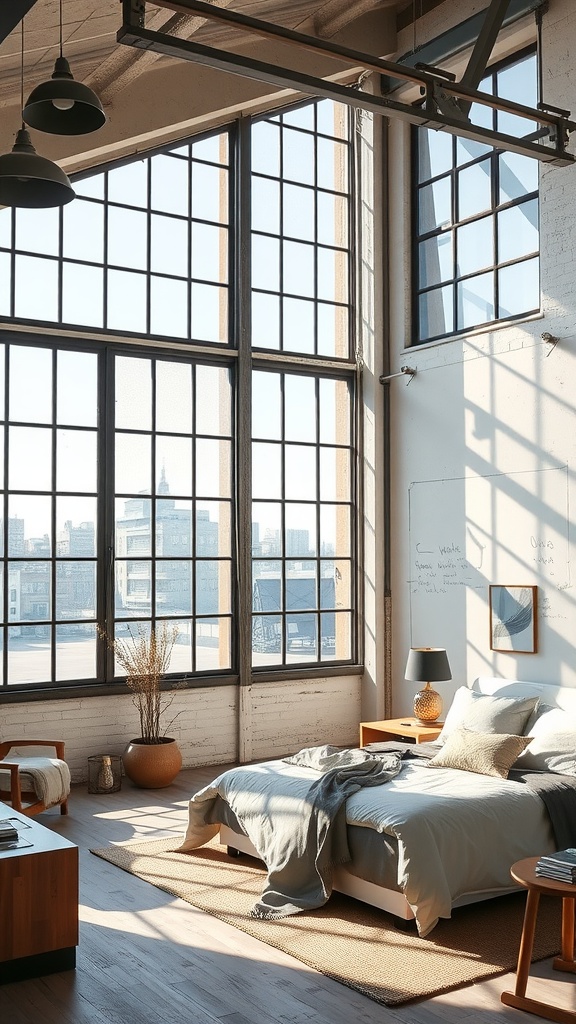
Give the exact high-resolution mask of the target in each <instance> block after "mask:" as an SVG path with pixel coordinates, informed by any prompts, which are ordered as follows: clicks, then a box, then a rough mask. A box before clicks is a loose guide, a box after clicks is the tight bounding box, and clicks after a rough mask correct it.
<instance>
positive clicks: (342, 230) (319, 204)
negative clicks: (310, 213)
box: [316, 192, 348, 248]
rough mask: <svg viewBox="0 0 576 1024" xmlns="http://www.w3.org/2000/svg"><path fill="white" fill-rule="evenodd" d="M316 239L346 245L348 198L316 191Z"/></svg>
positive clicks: (344, 246) (329, 243)
mask: <svg viewBox="0 0 576 1024" xmlns="http://www.w3.org/2000/svg"><path fill="white" fill-rule="evenodd" d="M316 208H317V212H318V241H319V242H323V243H324V245H340V246H342V247H343V248H346V246H347V245H348V199H346V197H345V196H335V195H332V194H331V193H329V192H318V194H317V197H316Z"/></svg>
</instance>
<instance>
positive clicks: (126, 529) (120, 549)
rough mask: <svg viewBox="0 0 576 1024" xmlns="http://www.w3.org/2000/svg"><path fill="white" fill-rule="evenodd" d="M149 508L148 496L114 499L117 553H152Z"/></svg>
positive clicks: (150, 506)
mask: <svg viewBox="0 0 576 1024" xmlns="http://www.w3.org/2000/svg"><path fill="white" fill-rule="evenodd" d="M151 508H152V505H151V502H150V499H149V498H130V499H128V501H127V500H126V499H125V498H117V499H116V502H115V513H116V537H115V548H116V554H117V555H150V554H152V524H151V518H150V516H151Z"/></svg>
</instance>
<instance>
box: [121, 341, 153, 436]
mask: <svg viewBox="0 0 576 1024" xmlns="http://www.w3.org/2000/svg"><path fill="white" fill-rule="evenodd" d="M115 372H116V427H117V428H119V429H125V430H126V429H127V430H150V429H151V426H152V361H151V360H150V359H136V358H131V357H130V356H116V360H115Z"/></svg>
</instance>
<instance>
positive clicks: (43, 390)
mask: <svg viewBox="0 0 576 1024" xmlns="http://www.w3.org/2000/svg"><path fill="white" fill-rule="evenodd" d="M9 356H10V380H9V403H10V405H9V408H10V419H11V420H27V421H28V422H30V423H51V422H52V352H51V351H50V350H49V349H46V348H28V347H27V346H24V345H10V349H9Z"/></svg>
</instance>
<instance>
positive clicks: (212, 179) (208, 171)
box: [192, 162, 229, 224]
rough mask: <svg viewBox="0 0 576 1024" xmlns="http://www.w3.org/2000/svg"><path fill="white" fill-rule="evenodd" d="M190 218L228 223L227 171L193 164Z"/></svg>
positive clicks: (206, 165)
mask: <svg viewBox="0 0 576 1024" xmlns="http://www.w3.org/2000/svg"><path fill="white" fill-rule="evenodd" d="M192 216H193V217H199V218H202V219H204V220H214V221H218V222H219V223H220V224H227V223H228V219H229V218H228V171H226V170H224V169H223V168H222V167H210V166H209V165H208V164H200V163H196V162H193V164H192Z"/></svg>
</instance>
